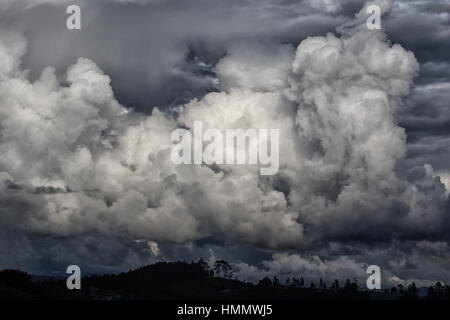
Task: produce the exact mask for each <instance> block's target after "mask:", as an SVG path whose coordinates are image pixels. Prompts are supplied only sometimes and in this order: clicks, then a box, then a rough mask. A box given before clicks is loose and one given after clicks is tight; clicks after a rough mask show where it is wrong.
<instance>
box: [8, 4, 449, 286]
mask: <svg viewBox="0 0 450 320" xmlns="http://www.w3.org/2000/svg"><path fill="white" fill-rule="evenodd" d="M314 3H315V4H314V5H313V4H312V2H305V3H302V5H303V6H305V7H304V8H306V7H308V8H310V9H311V10H324V11H325V12H326V13H327V14H329V13H330V12H334V13H336V12H341V11H343V10H345V6H341V7H339V6H334V5H332V4H331V2H328V1H322V2H319V3H318V2H314ZM36 8H37V9H38V8H39V6H37V7H36ZM114 8H116V9H117V7H113V9H112V10H115V9H114ZM8 10H13V9H11V8H10V9H8ZM28 10H33V9H32V8H31V9H28ZM263 12H264V10H263ZM283 12H284V11H283ZM283 14H285V13H283ZM212 16H214V13H212ZM359 16H361V14H359V15H357V19H356V21H358V22H359V23H360V22H361V21H360V20H361V19H360V18H359ZM293 19H294V18H293ZM93 23H94V22H93ZM362 23H363V24H365V21H362ZM287 29H289V30H290V28H289V26H286V25H279V26H278V27H276V28H274V30H275V31H273V32H272V33H270V32H269V31H267V30H259V31H257V30H256V29H255V30H253V32H254V33H255V34H256V33H261V34H265V35H266V36H267V34H268V33H270V34H272V35H273V34H274V33H277V32H279V33H283V32H286V30H287ZM217 32H218V30H213V31H211V34H205V35H203V36H204V39H207V38H208V37H209V36H211V35H212V34H213V33H214V34H216V33H217ZM175 33H176V32H175ZM231 34H232V33H231ZM231 34H230V33H228V32H227V33H226V35H222V36H223V37H224V38H227V37H229V36H230V35H231ZM219 35H220V32H219ZM180 37H181V38H183V39H184V38H186V37H187V36H186V35H183V36H180ZM293 38H294V37H293ZM33 41H34V40H33ZM223 41H225V40H223ZM163 42H164V41H163ZM173 43H174V42H170V46H169V45H168V46H164V45H162V46H158V47H159V49H160V50H161V51H160V52H159V51H158V50H156V52H157V53H158V52H159V53H161V54H163V55H166V53H167V52H173V55H170V56H171V57H172V58H173V61H170V62H168V64H167V65H161V66H159V67H160V68H161V70H166V69H168V68H169V69H170V68H171V66H173V65H176V64H177V62H179V61H181V60H183V59H184V58H185V53H186V51H183V50H182V51H177V50H172V49H174V48H172V47H171V46H172V45H173ZM175 43H178V42H176V41H175ZM180 43H181V42H180ZM212 43H213V45H212V47H215V46H216V45H214V41H212ZM28 45H29V46H30V44H29V43H28ZM26 47H27V41H26V40H25V38H24V37H22V36H19V35H17V33H3V34H1V35H0V129H1V133H0V191H1V192H0V204H1V205H0V222H1V223H0V225H1V226H0V229H1V231H3V232H2V234H3V237H4V239H2V245H1V246H0V247H1V248H0V250H1V251H3V252H7V250H8V247H11V245H12V244H14V243H16V242H17V243H20V245H17V244H16V245H17V246H22V247H23V249H21V250H20V252H18V253H17V256H18V257H17V259H18V260H21V259H22V260H27V261H29V260H33V259H34V260H36V259H44V256H46V254H44V253H43V252H42V251H41V249H40V248H39V246H43V247H44V248H51V250H49V252H52V253H54V254H53V255H52V256H53V258H52V259H54V260H56V261H67V260H76V259H81V260H83V261H86V262H85V263H86V264H92V265H101V266H109V265H114V263H115V262H114V261H116V260H117V259H119V260H120V258H117V257H119V256H122V257H125V258H124V260H127V261H126V262H124V261H121V263H119V265H121V266H122V265H124V264H126V265H138V264H139V263H140V261H146V262H148V261H153V260H154V259H156V257H157V256H158V255H159V256H161V255H164V245H165V244H173V245H187V246H189V245H191V244H193V245H194V246H199V248H200V249H199V248H196V250H199V251H201V250H202V249H201V245H200V244H199V243H201V242H202V241H203V242H211V243H212V242H214V241H216V242H219V243H222V244H223V245H224V246H226V245H230V244H235V243H243V244H245V245H249V246H252V247H254V248H256V249H255V250H261V251H266V252H270V253H272V254H271V258H267V259H266V258H265V259H264V260H261V262H260V268H262V269H263V271H261V269H259V268H257V267H255V266H250V265H248V264H246V263H244V262H240V261H237V262H236V263H235V265H236V267H237V268H238V269H239V270H241V271H240V274H241V275H243V276H247V277H250V278H251V277H252V276H250V273H251V272H253V277H254V275H255V274H258V275H260V274H263V273H264V272H267V270H269V272H275V273H286V274H292V273H295V272H307V273H311V274H314V270H316V272H318V273H320V274H322V273H329V274H330V277H337V276H338V275H339V274H345V275H347V274H348V275H349V277H350V274H351V273H352V272H354V273H357V269H358V268H359V269H361V268H362V266H364V265H366V264H367V263H369V261H368V260H370V259H371V258H373V257H371V256H370V251H371V250H374V251H375V253H374V256H378V258H376V260H378V261H379V263H380V264H382V265H385V266H386V268H390V271H389V274H390V275H391V277H390V278H394V277H397V278H399V279H400V278H401V277H402V279H411V278H412V273H404V274H402V270H403V269H405V268H406V269H408V268H407V267H408V266H411V265H414V264H413V263H412V264H410V263H408V256H406V257H403V255H404V254H405V252H408V251H409V252H412V253H411V255H412V256H415V257H419V258H420V259H422V257H424V256H425V257H426V256H427V255H428V256H429V255H431V256H432V257H435V258H433V261H434V263H435V265H434V266H433V268H436V270H439V268H440V267H439V266H446V265H448V256H447V255H446V254H445V248H446V246H447V243H448V242H447V241H448V235H447V231H446V230H448V227H449V222H450V218H449V216H448V214H449V200H448V190H446V188H445V185H444V184H443V182H442V181H441V178H440V177H439V174H438V173H437V172H436V170H435V169H434V168H433V166H432V165H429V164H427V165H425V162H423V161H420V160H417V159H416V160H415V161H411V159H407V158H406V156H407V152H408V148H409V147H408V145H407V137H409V133H408V136H407V133H406V132H405V129H404V128H402V127H401V126H399V124H398V121H397V114H398V113H401V112H405V111H404V110H405V109H404V108H405V105H404V103H403V101H404V100H405V99H406V97H407V96H408V94H409V93H410V90H411V86H412V85H413V79H414V77H416V76H417V74H418V70H419V64H418V61H417V59H416V57H415V55H414V54H413V53H412V52H411V51H408V50H406V49H405V48H403V47H402V46H401V45H398V44H391V43H390V41H388V40H387V37H386V35H385V33H384V31H369V30H367V29H366V28H364V27H361V26H360V25H359V24H356V23H354V22H353V23H352V24H349V25H347V27H346V28H345V29H343V33H342V34H338V35H336V34H333V33H328V34H326V35H324V36H312V37H307V38H306V39H304V40H303V41H301V42H300V44H299V45H298V46H297V45H295V46H293V45H292V44H290V43H280V42H279V41H264V40H262V39H261V38H260V37H258V36H255V37H254V39H253V40H252V41H246V40H245V39H244V40H242V39H240V40H233V41H230V43H227V45H226V52H225V53H224V52H221V53H220V54H219V56H220V58H218V61H217V63H215V64H214V65H213V64H211V65H208V64H205V63H204V62H202V61H200V60H198V59H199V58H198V57H197V56H196V57H197V60H196V59H195V57H194V58H192V59H193V61H197V62H195V63H196V65H197V66H200V67H201V68H203V69H202V72H203V73H200V74H198V73H196V72H197V71H198V69H195V70H196V71H195V72H193V73H192V72H191V71H192V70H190V71H189V70H188V71H186V70H184V71H183V72H187V73H189V74H191V73H192V74H193V77H195V78H198V79H199V81H200V82H201V83H202V84H201V85H199V86H200V87H202V88H203V87H204V83H203V82H204V81H207V82H209V83H212V84H213V85H212V86H213V87H214V88H213V90H212V89H211V88H209V89H210V90H209V91H213V92H209V93H206V94H204V95H203V96H200V97H198V98H196V99H192V100H190V101H189V102H187V103H179V104H178V105H177V107H178V108H177V109H176V110H172V109H171V110H167V109H166V108H157V107H154V106H152V108H151V111H150V110H147V111H148V114H145V113H138V112H135V111H134V110H132V109H130V108H127V107H125V106H123V105H122V104H121V103H119V102H118V100H117V98H116V95H115V93H114V90H113V86H112V85H111V78H110V77H109V76H108V75H106V74H105V73H104V72H103V71H102V70H101V69H100V68H99V67H98V65H97V64H96V63H95V62H94V61H93V60H91V59H87V58H78V59H77V60H76V62H75V64H73V65H71V66H70V67H69V68H68V69H67V72H66V73H65V74H64V76H63V77H62V76H61V75H60V74H59V73H60V72H59V71H57V70H56V69H54V68H52V67H46V68H44V69H43V71H42V72H41V73H40V75H35V76H33V75H32V74H30V72H29V71H28V70H25V69H24V67H23V65H24V64H25V65H26V63H25V62H24V60H26V61H28V64H30V65H33V64H34V63H35V62H33V60H34V59H36V56H32V55H31V56H30V55H29V51H27V49H26ZM36 48H39V46H37V47H36V44H34V45H31V48H29V49H28V50H30V49H31V50H36ZM88 51H89V50H88ZM144 51H145V50H144ZM157 53H156V54H157ZM216 58H217V56H216ZM102 59H104V58H102ZM167 59H169V60H170V57H169V58H167ZM138 61H141V60H138ZM199 61H200V62H199ZM130 63H132V61H130ZM155 68H156V67H155ZM429 68H432V65H429ZM33 69H34V72H36V71H35V70H36V68H33ZM156 74H157V75H158V74H159V73H158V72H156ZM192 74H191V75H192ZM166 76H167V75H166V74H164V75H163V76H162V77H161V78H162V79H163V80H162V82H161V83H164V81H165V80H164V79H168V78H166ZM169 78H170V77H169ZM112 79H113V81H118V80H115V78H114V77H113V78H112ZM143 79H144V80H142V82H141V83H140V84H138V86H139V85H143V86H145V85H146V84H148V83H147V82H146V81H147V80H148V79H147V80H146V78H145V77H143ZM153 80H155V81H156V80H159V76H156V77H155V78H154V79H153ZM153 80H149V81H150V83H152V81H153ZM122 85H124V86H128V85H129V84H128V83H125V84H121V85H119V87H120V86H122ZM133 85H134V84H133ZM152 88H153V89H154V88H155V87H152ZM156 88H157V89H156V90H159V89H160V88H159V87H156ZM153 89H152V90H153ZM420 90H422V91H420ZM427 90H438V91H439V89H438V88H427V87H424V88H420V87H419V88H417V87H416V88H414V89H413V91H412V95H410V96H409V98H408V99H414V101H416V102H417V101H419V99H420V98H424V97H425V96H426V94H427V92H429V91H427ZM423 91H424V92H425V93H423ZM433 92H434V91H433ZM439 92H441V91H439ZM422 93H423V94H422ZM441 93H442V94H443V95H445V91H442V92H441ZM415 95H417V96H418V98H415ZM421 106H422V104H420V103H417V104H416V105H413V108H414V110H416V112H417V113H420V112H425V111H424V110H422V108H421ZM441 107H442V106H441ZM436 108H439V106H436ZM413 116H414V114H413ZM413 116H410V117H409V118H408V116H403V119H404V121H405V122H407V123H408V124H410V126H411V127H412V128H413V129H412V131H413V132H415V131H417V132H418V133H417V136H419V137H420V126H419V129H417V130H414V128H415V127H414V123H415V122H414V119H411V117H412V118H413ZM422 120H423V118H421V121H422ZM194 121H202V122H203V125H204V128H205V129H207V128H218V129H221V130H225V129H227V128H255V129H259V128H268V129H271V128H274V129H280V142H281V144H280V169H279V173H278V174H277V175H275V176H270V177H263V176H260V175H259V170H258V168H256V167H255V166H245V165H239V166H230V165H215V166H206V165H202V166H190V165H178V166H177V165H174V164H173V163H172V162H171V160H170V153H171V147H172V142H171V140H170V137H171V132H172V131H173V130H175V129H177V128H192V127H193V123H194ZM434 121H437V120H434ZM433 141H436V140H433ZM442 143H443V144H444V145H445V143H446V142H445V140H444V141H443V142H442ZM422 147H424V148H425V147H426V146H422ZM413 148H414V147H413ZM433 165H434V163H433ZM438 170H439V171H441V170H443V166H442V167H438ZM30 239H38V240H36V241H30ZM48 239H63V240H62V241H63V242H64V243H65V244H64V245H61V246H62V247H64V246H65V249H64V248H62V247H58V245H55V244H51V243H49V242H51V241H50V240H48ZM98 239H101V243H102V244H104V246H100V245H98V244H96V243H97V242H98ZM404 243H409V245H408V246H404ZM337 247H338V249H337ZM386 247H387V249H386ZM67 248H72V249H73V248H76V250H73V251H71V250H66V249H67ZM127 248H128V249H127ZM161 248H162V249H161ZM443 248H444V249H443ZM341 251H343V252H344V253H342V252H341ZM349 251H350V252H349ZM363 251H364V252H366V253H365V254H362V253H361V252H363ZM392 251H395V258H393V259H390V258H389V259H386V257H392ZM94 252H102V253H103V254H100V255H99V256H98V258H93V255H95V254H94ZM124 252H126V254H125V253H124ZM143 252H145V253H143ZM338 252H340V254H338ZM69 253H70V254H69ZM194 255H195V254H194ZM2 256H4V255H2ZM321 257H322V258H321ZM323 257H325V258H323ZM380 257H384V260H383V259H381V258H380ZM47 258H48V255H47ZM419 258H418V259H419ZM0 259H1V258H0ZM374 259H375V258H374ZM0 262H1V263H4V264H6V265H8V264H9V265H11V264H12V263H16V262H15V261H12V260H11V259H7V258H3V259H2V260H0ZM264 270H266V271H264ZM361 270H362V269H361ZM393 270H395V271H393ZM440 270H442V268H441V269H440ZM363 271H364V270H363ZM397 272H400V273H397ZM405 272H406V271H405ZM436 275H438V276H441V275H442V273H439V272H438V271H436ZM399 276H401V277H399ZM416 276H417V277H418V275H417V274H416ZM397 278H396V279H397ZM425 280H426V279H425Z"/></svg>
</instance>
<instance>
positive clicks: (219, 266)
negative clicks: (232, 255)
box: [214, 260, 233, 279]
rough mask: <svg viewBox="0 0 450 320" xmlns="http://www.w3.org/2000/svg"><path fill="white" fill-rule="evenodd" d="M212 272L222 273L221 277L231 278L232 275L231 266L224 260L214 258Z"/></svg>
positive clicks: (218, 274) (217, 274)
mask: <svg viewBox="0 0 450 320" xmlns="http://www.w3.org/2000/svg"><path fill="white" fill-rule="evenodd" d="M214 274H215V275H216V276H220V275H222V277H223V278H227V279H231V278H232V277H233V268H231V266H230V264H229V263H228V262H226V261H225V260H216V262H215V263H214Z"/></svg>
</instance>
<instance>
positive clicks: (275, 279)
mask: <svg viewBox="0 0 450 320" xmlns="http://www.w3.org/2000/svg"><path fill="white" fill-rule="evenodd" d="M272 284H273V287H274V288H278V287H279V286H280V280H278V278H277V276H275V277H273V280H272Z"/></svg>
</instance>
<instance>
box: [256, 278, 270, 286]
mask: <svg viewBox="0 0 450 320" xmlns="http://www.w3.org/2000/svg"><path fill="white" fill-rule="evenodd" d="M256 286H257V287H258V288H263V289H268V288H272V280H270V279H269V278H267V277H265V278H263V279H261V280H259V282H258V284H257V285H256Z"/></svg>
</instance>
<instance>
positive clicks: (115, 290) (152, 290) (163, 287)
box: [0, 259, 450, 300]
mask: <svg viewBox="0 0 450 320" xmlns="http://www.w3.org/2000/svg"><path fill="white" fill-rule="evenodd" d="M418 293H419V292H418V288H417V287H416V285H415V283H411V284H409V285H408V286H407V287H404V286H403V285H401V284H399V285H398V286H397V287H392V288H391V289H385V290H384V291H377V292H369V291H367V290H359V289H358V283H357V279H356V278H354V279H353V280H350V279H346V280H345V281H344V282H343V283H342V284H341V283H340V281H339V280H338V279H335V280H334V281H333V282H332V283H331V284H329V285H328V284H327V283H326V282H325V281H324V280H323V279H319V280H318V281H317V282H314V281H310V282H308V283H307V282H306V281H305V280H304V278H303V277H301V276H299V277H293V278H290V277H288V278H286V279H285V281H284V283H281V282H280V280H279V279H278V277H276V276H275V277H273V278H272V279H270V278H268V277H266V278H263V279H261V280H260V281H259V282H258V283H257V284H256V285H255V284H253V283H248V282H246V281H239V280H238V279H237V277H236V276H235V275H234V272H233V268H232V267H231V265H230V264H229V263H228V262H226V261H225V260H217V261H216V262H215V263H214V265H213V266H212V267H210V266H209V265H208V263H206V262H205V261H204V260H203V259H200V260H199V261H197V262H191V263H187V262H179V261H178V262H159V263H156V264H153V265H149V266H145V267H141V268H138V269H135V270H130V271H128V272H123V273H119V274H104V275H93V276H87V277H83V278H82V288H81V290H68V289H67V286H66V280H65V279H46V280H42V281H33V280H32V277H31V276H30V275H28V274H27V273H25V272H22V271H18V270H3V271H0V300H4V299H94V300H96V299H99V300H114V299H180V300H185V299H236V300H240V299H268V300H272V299H287V300H292V299H373V298H379V299H450V287H449V286H448V285H445V284H441V283H440V282H438V283H436V285H434V286H430V287H429V288H428V292H427V293H428V294H427V296H426V297H419V294H418Z"/></svg>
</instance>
